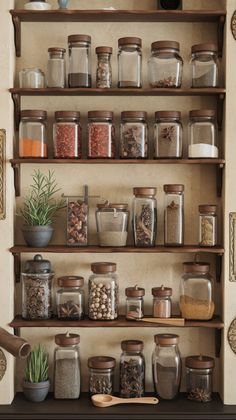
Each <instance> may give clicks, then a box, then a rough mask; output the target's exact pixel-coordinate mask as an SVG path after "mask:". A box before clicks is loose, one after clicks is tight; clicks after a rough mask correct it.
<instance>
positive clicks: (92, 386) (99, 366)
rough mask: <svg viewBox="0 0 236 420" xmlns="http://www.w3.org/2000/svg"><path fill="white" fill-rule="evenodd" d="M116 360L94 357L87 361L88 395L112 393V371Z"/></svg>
mask: <svg viewBox="0 0 236 420" xmlns="http://www.w3.org/2000/svg"><path fill="white" fill-rule="evenodd" d="M115 366H116V359H114V358H113V357H108V356H95V357H90V358H89V359H88V367H89V393H90V395H95V394H109V395H113V393H114V370H115Z"/></svg>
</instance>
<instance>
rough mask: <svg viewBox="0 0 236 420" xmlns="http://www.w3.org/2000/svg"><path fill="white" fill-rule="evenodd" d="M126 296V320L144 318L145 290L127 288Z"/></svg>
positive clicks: (136, 287)
mask: <svg viewBox="0 0 236 420" xmlns="http://www.w3.org/2000/svg"><path fill="white" fill-rule="evenodd" d="M125 295H126V319H142V318H143V317H144V302H143V297H144V295H145V289H143V288H142V287H138V286H137V285H136V286H134V287H127V288H126V289H125Z"/></svg>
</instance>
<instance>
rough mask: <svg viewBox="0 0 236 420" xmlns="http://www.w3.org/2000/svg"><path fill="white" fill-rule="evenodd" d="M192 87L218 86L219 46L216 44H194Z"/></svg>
mask: <svg viewBox="0 0 236 420" xmlns="http://www.w3.org/2000/svg"><path fill="white" fill-rule="evenodd" d="M191 68H192V87H193V88H198V87H200V88H211V87H217V86H218V73H219V62H218V47H217V45H216V44H210V43H208V44H197V45H193V46H192V58H191Z"/></svg>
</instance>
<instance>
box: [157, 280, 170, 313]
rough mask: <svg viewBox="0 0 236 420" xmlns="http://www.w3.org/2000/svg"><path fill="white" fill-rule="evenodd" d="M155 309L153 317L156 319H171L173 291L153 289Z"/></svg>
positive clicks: (164, 288) (161, 288)
mask: <svg viewBox="0 0 236 420" xmlns="http://www.w3.org/2000/svg"><path fill="white" fill-rule="evenodd" d="M152 295H153V309H152V316H153V317H154V318H171V308H172V302H171V296H172V289H171V288H170V287H164V286H163V285H162V286H161V287H153V288H152Z"/></svg>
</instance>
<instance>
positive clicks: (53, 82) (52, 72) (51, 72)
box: [47, 47, 66, 88]
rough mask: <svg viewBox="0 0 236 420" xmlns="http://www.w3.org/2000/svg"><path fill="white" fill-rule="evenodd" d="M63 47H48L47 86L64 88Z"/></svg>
mask: <svg viewBox="0 0 236 420" xmlns="http://www.w3.org/2000/svg"><path fill="white" fill-rule="evenodd" d="M65 53H66V50H65V48H58V47H56V48H54V47H52V48H48V54H49V58H48V66H47V87H49V88H64V87H65V83H66V62H65Z"/></svg>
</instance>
